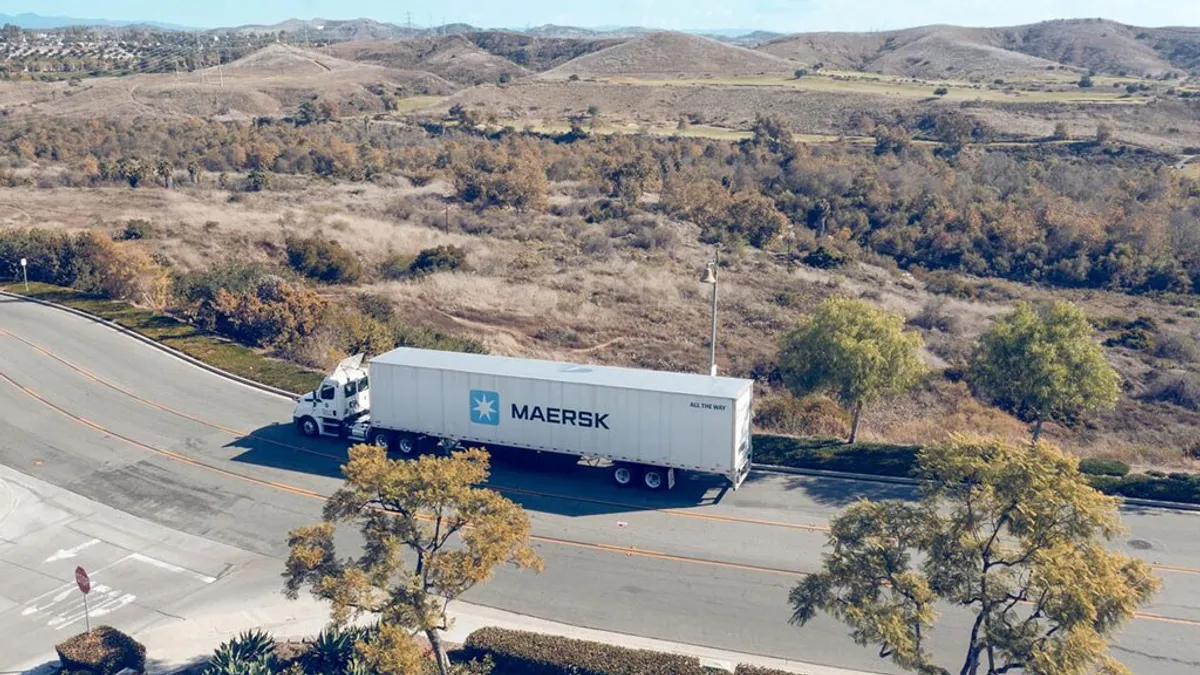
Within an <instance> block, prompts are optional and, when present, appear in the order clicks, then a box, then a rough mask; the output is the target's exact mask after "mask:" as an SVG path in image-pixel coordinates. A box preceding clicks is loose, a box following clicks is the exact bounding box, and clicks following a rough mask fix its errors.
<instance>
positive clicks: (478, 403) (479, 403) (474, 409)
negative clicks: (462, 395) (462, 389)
mask: <svg viewBox="0 0 1200 675" xmlns="http://www.w3.org/2000/svg"><path fill="white" fill-rule="evenodd" d="M471 421H472V422H473V423H475V424H490V425H492V426H498V425H499V424H500V394H497V393H496V392H494V391H478V390H472V391H471Z"/></svg>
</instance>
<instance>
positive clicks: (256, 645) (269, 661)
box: [204, 630, 276, 675]
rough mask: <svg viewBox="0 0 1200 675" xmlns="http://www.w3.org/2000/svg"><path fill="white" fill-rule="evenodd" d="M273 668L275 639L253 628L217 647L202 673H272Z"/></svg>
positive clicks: (209, 674) (212, 674)
mask: <svg viewBox="0 0 1200 675" xmlns="http://www.w3.org/2000/svg"><path fill="white" fill-rule="evenodd" d="M275 670H276V660H275V639H274V638H272V637H271V636H270V635H269V634H268V633H264V632H262V631H260V630H254V631H246V632H243V633H242V634H240V635H238V636H237V637H236V638H234V639H233V640H230V641H229V642H226V643H223V644H222V645H221V646H220V647H218V648H217V651H216V652H214V653H213V656H212V658H211V659H210V660H209V662H208V666H206V667H205V668H204V675H272V673H274V671H275Z"/></svg>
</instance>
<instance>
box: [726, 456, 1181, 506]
mask: <svg viewBox="0 0 1200 675" xmlns="http://www.w3.org/2000/svg"><path fill="white" fill-rule="evenodd" d="M750 467H751V470H752V471H761V472H763V473H782V474H790V475H794V476H814V477H817V478H836V479H840V480H856V481H861V482H865V483H888V484H892V485H912V486H914V487H915V486H917V485H920V481H918V480H916V479H915V478H904V477H902V476H873V475H871V474H867V473H850V472H848V471H829V470H827V469H798V468H795V467H790V466H778V465H775V464H751V465H750ZM1116 496H1118V497H1120V495H1116ZM1121 502H1122V503H1124V504H1129V505H1131V506H1142V507H1146V508H1153V509H1168V510H1172V511H1194V512H1197V513H1200V504H1185V503H1183V502H1160V501H1156V500H1153V499H1139V498H1137V497H1121Z"/></svg>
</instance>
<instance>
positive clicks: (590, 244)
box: [579, 229, 613, 260]
mask: <svg viewBox="0 0 1200 675" xmlns="http://www.w3.org/2000/svg"><path fill="white" fill-rule="evenodd" d="M579 250H580V251H582V252H583V254H584V255H586V256H587V257H589V258H594V259H596V260H608V258H609V256H611V255H612V253H613V245H612V239H610V238H609V236H608V235H607V234H605V233H604V232H603V231H601V230H599V229H594V230H589V231H588V232H585V233H584V235H583V236H582V237H580V238H579Z"/></svg>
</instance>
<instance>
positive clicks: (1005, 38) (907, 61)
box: [758, 19, 1200, 78]
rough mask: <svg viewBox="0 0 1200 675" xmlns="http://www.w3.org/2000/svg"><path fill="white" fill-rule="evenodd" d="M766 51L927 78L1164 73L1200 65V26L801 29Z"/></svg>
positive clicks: (1085, 23)
mask: <svg viewBox="0 0 1200 675" xmlns="http://www.w3.org/2000/svg"><path fill="white" fill-rule="evenodd" d="M758 49H759V50H760V51H763V52H766V53H768V54H773V55H775V56H780V57H783V58H787V59H792V60H796V61H801V62H803V63H806V64H810V65H811V64H816V63H824V64H825V65H826V66H828V67H831V68H837V69H844V70H861V71H867V72H878V73H885V74H889V75H904V76H908V77H922V78H931V77H948V76H955V77H962V76H970V77H975V78H989V77H995V76H1001V75H1010V76H1011V75H1020V74H1029V73H1033V72H1036V71H1038V70H1045V69H1046V68H1048V67H1058V66H1067V67H1070V68H1073V69H1078V70H1094V71H1096V72H1100V73H1108V74H1113V75H1118V74H1120V75H1129V76H1132V77H1143V76H1152V77H1158V76H1161V75H1163V74H1165V73H1169V72H1177V73H1178V72H1185V71H1189V70H1195V69H1196V68H1197V67H1200V29H1194V28H1162V29H1159V28H1138V27H1136V26H1126V25H1123V24H1118V23H1115V22H1111V21H1102V20H1098V19H1083V20H1071V21H1048V22H1044V23H1037V24H1030V25H1026V26H1013V27H1008V28H963V27H958V26H922V27H919V28H909V29H904V30H896V31H886V32H881V33H801V34H797V35H788V36H784V37H781V38H777V39H775V40H772V41H770V42H768V43H766V44H763V45H760V46H759V47H758Z"/></svg>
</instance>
